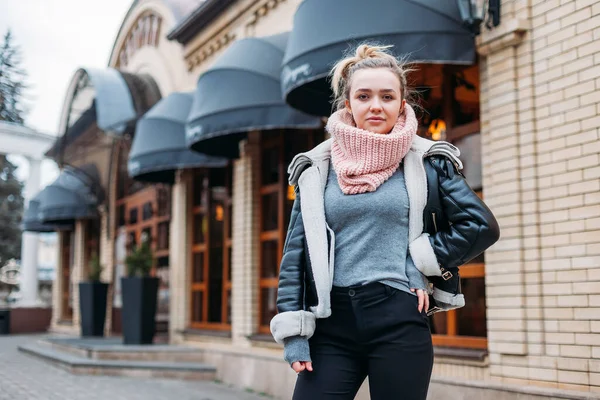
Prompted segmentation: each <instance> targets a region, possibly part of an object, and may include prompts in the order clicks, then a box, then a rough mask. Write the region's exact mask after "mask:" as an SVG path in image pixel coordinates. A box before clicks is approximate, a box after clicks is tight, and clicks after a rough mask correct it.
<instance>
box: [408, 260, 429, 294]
mask: <svg viewBox="0 0 600 400" xmlns="http://www.w3.org/2000/svg"><path fill="white" fill-rule="evenodd" d="M406 277H407V278H408V285H409V287H410V289H423V290H425V289H427V285H426V284H425V281H424V280H423V275H422V274H421V271H419V270H418V269H417V267H416V266H415V263H414V261H413V259H412V257H411V256H410V253H408V254H407V256H406Z"/></svg>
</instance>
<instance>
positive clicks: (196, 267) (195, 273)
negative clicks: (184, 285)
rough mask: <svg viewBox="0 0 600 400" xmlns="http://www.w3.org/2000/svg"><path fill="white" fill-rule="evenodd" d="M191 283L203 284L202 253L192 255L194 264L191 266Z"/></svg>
mask: <svg viewBox="0 0 600 400" xmlns="http://www.w3.org/2000/svg"><path fill="white" fill-rule="evenodd" d="M192 282H194V283H202V282H204V253H194V264H193V266H192Z"/></svg>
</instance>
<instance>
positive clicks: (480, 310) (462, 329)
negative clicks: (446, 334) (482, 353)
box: [456, 278, 487, 337]
mask: <svg viewBox="0 0 600 400" xmlns="http://www.w3.org/2000/svg"><path fill="white" fill-rule="evenodd" d="M461 285H462V292H463V294H464V295H465V299H469V300H468V301H467V302H466V304H465V306H464V307H462V308H459V309H457V310H456V321H457V334H458V335H461V336H477V337H486V336H487V326H486V316H485V280H484V278H468V279H461Z"/></svg>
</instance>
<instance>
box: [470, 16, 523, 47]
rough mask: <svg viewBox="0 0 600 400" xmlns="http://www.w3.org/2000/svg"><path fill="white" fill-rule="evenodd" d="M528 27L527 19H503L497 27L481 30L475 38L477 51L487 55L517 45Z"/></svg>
mask: <svg viewBox="0 0 600 400" xmlns="http://www.w3.org/2000/svg"><path fill="white" fill-rule="evenodd" d="M529 29H530V28H529V22H528V21H527V20H524V19H517V18H513V19H509V20H503V21H502V23H501V24H500V25H499V26H498V27H497V28H495V29H493V30H491V31H483V32H481V35H479V36H478V37H477V40H476V42H477V52H478V53H479V54H481V55H482V56H487V55H489V54H492V53H495V52H497V51H500V50H502V49H504V48H507V47H509V46H517V45H519V44H520V43H521V42H522V41H523V38H524V37H525V33H526V32H527V31H528V30H529Z"/></svg>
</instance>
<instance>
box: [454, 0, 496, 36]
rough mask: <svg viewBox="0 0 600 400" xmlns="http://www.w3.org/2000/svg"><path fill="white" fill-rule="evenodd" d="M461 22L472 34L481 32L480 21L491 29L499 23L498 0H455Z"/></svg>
mask: <svg viewBox="0 0 600 400" xmlns="http://www.w3.org/2000/svg"><path fill="white" fill-rule="evenodd" d="M456 1H457V3H458V9H459V10H460V16H461V18H462V20H463V23H464V24H465V25H466V26H467V27H468V28H469V30H470V31H471V32H473V34H474V35H479V33H480V32H481V23H482V22H484V21H485V26H486V27H487V28H488V29H492V27H493V26H498V25H499V24H500V0H456Z"/></svg>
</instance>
